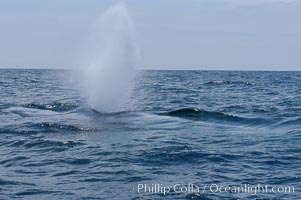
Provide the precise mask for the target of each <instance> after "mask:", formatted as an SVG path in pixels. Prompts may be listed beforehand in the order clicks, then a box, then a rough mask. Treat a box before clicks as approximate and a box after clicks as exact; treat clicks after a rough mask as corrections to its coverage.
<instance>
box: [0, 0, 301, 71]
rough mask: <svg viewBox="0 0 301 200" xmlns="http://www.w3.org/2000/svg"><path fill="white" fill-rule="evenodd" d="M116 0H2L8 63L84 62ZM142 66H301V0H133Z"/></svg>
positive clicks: (0, 40) (4, 61)
mask: <svg viewBox="0 0 301 200" xmlns="http://www.w3.org/2000/svg"><path fill="white" fill-rule="evenodd" d="M116 2H118V1H113V0H101V1H100V0H43V1H41V0H26V1H20V0H0V67H10V68H15V67H25V68H70V67H74V66H77V65H80V59H79V58H80V57H81V46H82V42H83V41H84V39H85V37H87V35H88V34H89V32H90V31H91V26H92V25H93V23H94V22H95V20H96V19H97V18H98V16H99V15H101V13H102V12H104V10H106V9H107V8H108V7H109V6H110V5H112V4H114V3H116ZM125 2H126V4H127V7H128V10H129V14H130V15H131V17H132V19H133V21H134V24H135V27H136V37H137V43H138V44H139V46H140V51H141V59H140V61H139V64H138V65H139V67H140V68H147V69H206V70H211V69H225V70H227V69H232V70H233V69H234V70H236V69H242V70H301V55H300V53H301V22H300V19H301V0H144V1H143V0H128V1H125Z"/></svg>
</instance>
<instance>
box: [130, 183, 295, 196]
mask: <svg viewBox="0 0 301 200" xmlns="http://www.w3.org/2000/svg"><path fill="white" fill-rule="evenodd" d="M133 189H134V190H135V191H136V192H137V193H152V194H163V195H167V194H169V193H190V194H195V193H203V194H205V193H207V194H208V193H233V194H239V193H240V194H243V193H244V194H250V195H257V194H277V193H282V194H292V193H294V192H295V187H293V186H280V185H264V184H257V185H250V184H243V185H231V186H225V185H219V184H205V185H196V184H191V183H189V184H174V185H164V184H160V183H152V184H145V183H143V184H137V186H136V187H134V188H133Z"/></svg>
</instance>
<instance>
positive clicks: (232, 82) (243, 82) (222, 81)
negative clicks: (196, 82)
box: [204, 80, 254, 85]
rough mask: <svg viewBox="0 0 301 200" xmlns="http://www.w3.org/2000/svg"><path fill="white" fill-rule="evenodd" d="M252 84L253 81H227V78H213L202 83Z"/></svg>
mask: <svg viewBox="0 0 301 200" xmlns="http://www.w3.org/2000/svg"><path fill="white" fill-rule="evenodd" d="M230 84H233V85H254V83H252V82H249V81H229V80H213V81H208V82H206V83H204V85H230Z"/></svg>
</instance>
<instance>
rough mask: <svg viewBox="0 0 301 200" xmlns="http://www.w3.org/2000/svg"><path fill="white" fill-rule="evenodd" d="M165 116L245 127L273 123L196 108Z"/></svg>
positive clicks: (173, 112)
mask: <svg viewBox="0 0 301 200" xmlns="http://www.w3.org/2000/svg"><path fill="white" fill-rule="evenodd" d="M163 115H167V116H172V117H180V118H185V119H190V120H197V121H216V122H230V123H238V124H243V125H265V124H269V123H271V122H270V121H269V120H267V119H263V118H244V117H239V116H235V115H231V114H226V113H223V112H215V111H206V110H199V109H196V108H183V109H179V110H175V111H170V112H167V113H164V114H163Z"/></svg>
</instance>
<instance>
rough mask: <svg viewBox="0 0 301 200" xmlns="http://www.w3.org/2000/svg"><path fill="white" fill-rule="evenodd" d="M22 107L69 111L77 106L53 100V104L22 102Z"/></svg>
mask: <svg viewBox="0 0 301 200" xmlns="http://www.w3.org/2000/svg"><path fill="white" fill-rule="evenodd" d="M23 107H25V108H34V109H39V110H51V111H55V112H65V111H70V110H73V109H75V108H77V107H78V105H77V104H75V103H61V102H55V103H53V104H36V103H29V104H24V105H23Z"/></svg>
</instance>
